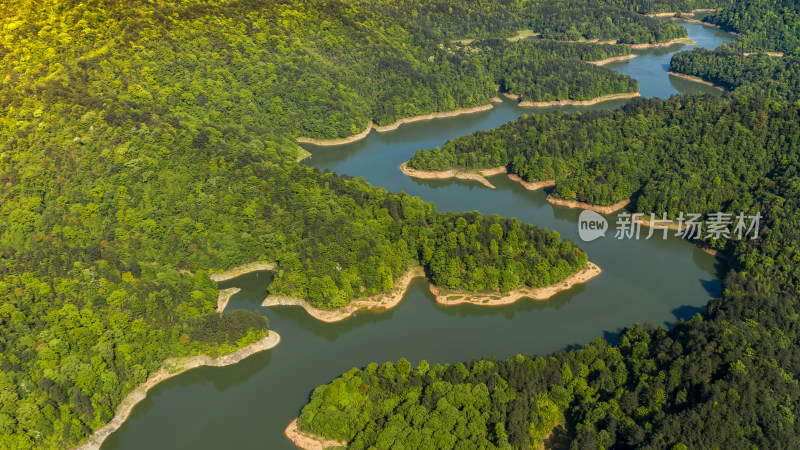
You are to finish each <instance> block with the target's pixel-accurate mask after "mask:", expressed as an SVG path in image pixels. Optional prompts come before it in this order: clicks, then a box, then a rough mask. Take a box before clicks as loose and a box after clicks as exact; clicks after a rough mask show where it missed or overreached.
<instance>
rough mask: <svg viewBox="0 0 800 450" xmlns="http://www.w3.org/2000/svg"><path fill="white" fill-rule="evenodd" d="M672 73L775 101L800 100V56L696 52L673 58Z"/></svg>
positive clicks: (724, 50) (676, 55)
mask: <svg viewBox="0 0 800 450" xmlns="http://www.w3.org/2000/svg"><path fill="white" fill-rule="evenodd" d="M669 70H671V71H673V72H677V73H683V74H686V75H692V76H696V77H700V78H702V79H704V80H706V81H710V82H712V83H714V84H716V85H718V86H722V87H724V88H725V89H728V90H730V91H733V92H735V93H736V95H748V96H758V97H759V98H769V99H774V100H776V101H780V102H782V101H786V100H789V101H794V100H797V99H798V98H799V97H798V96H800V55H798V56H794V55H786V56H783V57H776V56H770V55H767V54H765V53H754V54H748V55H745V54H742V53H738V52H734V51H731V50H730V49H719V50H713V51H712V50H705V49H693V50H692V51H690V52H680V53H676V54H675V56H673V58H672V61H671V62H670V65H669Z"/></svg>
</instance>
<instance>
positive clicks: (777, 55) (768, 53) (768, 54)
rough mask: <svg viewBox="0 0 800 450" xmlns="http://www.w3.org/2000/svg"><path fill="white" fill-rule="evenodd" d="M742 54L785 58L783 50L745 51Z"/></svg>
mask: <svg viewBox="0 0 800 450" xmlns="http://www.w3.org/2000/svg"><path fill="white" fill-rule="evenodd" d="M742 55H744V56H750V55H767V56H772V57H773V58H783V53H782V52H744V53H742Z"/></svg>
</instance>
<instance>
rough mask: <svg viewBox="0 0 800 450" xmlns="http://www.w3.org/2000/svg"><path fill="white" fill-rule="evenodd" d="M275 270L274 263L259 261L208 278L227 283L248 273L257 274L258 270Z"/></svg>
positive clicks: (213, 274) (275, 265) (276, 266)
mask: <svg viewBox="0 0 800 450" xmlns="http://www.w3.org/2000/svg"><path fill="white" fill-rule="evenodd" d="M277 268H278V265H277V264H275V263H272V262H266V261H259V262H252V263H247V264H242V265H241V266H236V267H234V268H232V269H228V270H226V271H224V272H219V273H212V274H210V275H209V276H208V277H209V278H211V279H212V280H214V281H216V282H220V281H227V280H230V279H232V278H236V277H238V276H240V275H244V274H246V273H250V272H257V271H259V270H276V269H277Z"/></svg>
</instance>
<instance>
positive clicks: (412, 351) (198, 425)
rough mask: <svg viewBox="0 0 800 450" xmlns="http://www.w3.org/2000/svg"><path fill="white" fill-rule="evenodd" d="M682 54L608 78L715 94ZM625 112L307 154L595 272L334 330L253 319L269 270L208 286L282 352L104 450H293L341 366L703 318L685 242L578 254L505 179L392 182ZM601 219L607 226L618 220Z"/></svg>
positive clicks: (492, 118) (717, 40)
mask: <svg viewBox="0 0 800 450" xmlns="http://www.w3.org/2000/svg"><path fill="white" fill-rule="evenodd" d="M682 25H683V26H685V27H686V28H687V29H688V30H689V36H690V37H691V38H692V39H694V40H695V41H697V43H698V44H697V45H700V46H702V47H707V48H714V47H716V46H718V45H720V44H721V43H723V42H729V41H731V40H732V39H733V36H732V35H729V34H727V33H724V32H721V31H720V30H718V29H716V28H712V27H706V26H703V25H699V24H691V23H682ZM689 47H691V46H684V45H675V46H672V47H666V48H654V49H646V50H635V51H634V53H636V54H637V55H638V56H637V57H636V58H633V59H631V60H627V61H621V62H615V63H611V64H608V65H607V66H606V67H609V68H611V69H614V70H617V71H619V72H622V73H626V74H629V75H631V76H633V77H634V78H636V79H637V80H639V84H640V92H641V93H642V95H643V96H645V97H651V96H659V97H667V96H669V95H672V94H675V93H690V92H710V93H718V91H717V90H715V89H713V88H711V87H708V86H705V85H702V84H699V83H694V82H691V81H689V80H684V79H680V78H675V77H670V76H669V75H668V74H667V72H666V70H667V65H668V64H669V59H670V57H671V55H672V53H674V52H675V51H678V50H682V49H686V48H689ZM624 102H625V101H624V100H623V101H616V102H607V103H602V104H598V105H594V106H591V107H583V108H580V107H562V108H520V107H518V106H516V105H515V104H514V103H513V102H509V101H505V102H504V103H500V104H497V105H495V107H494V108H493V109H492V110H489V111H484V112H480V113H475V114H470V115H463V116H458V117H453V118H447V119H436V120H432V121H427V122H417V123H412V124H407V125H403V126H401V127H400V128H398V129H397V130H395V131H391V132H386V133H376V132H372V133H370V134H369V135H368V136H367V138H365V139H364V140H362V141H358V142H355V143H351V144H346V145H341V146H337V147H314V146H307V149H308V150H309V151H310V152H311V153H312V157H311V158H309V159H307V160H306V161H305V162H304V163H305V164H308V165H309V166H312V167H317V168H319V169H329V170H332V171H335V172H338V173H343V174H348V175H352V176H361V177H364V178H365V179H366V180H367V181H369V182H370V183H373V184H375V185H378V186H382V187H385V188H386V189H389V190H391V191H405V192H407V193H409V194H412V195H418V196H420V197H421V198H422V199H423V200H426V201H432V202H434V203H435V204H436V207H437V209H438V210H440V211H445V210H451V211H472V210H479V211H481V212H483V213H484V214H500V215H503V216H510V217H517V218H518V219H520V220H521V221H523V222H527V223H532V224H535V225H537V226H541V227H547V228H549V229H555V230H557V231H558V232H559V233H560V234H561V236H562V237H564V238H569V239H572V240H573V241H574V242H576V243H578V245H580V246H581V247H582V248H584V249H585V250H586V251H587V252H588V253H589V259H590V260H591V261H592V262H595V263H597V264H598V265H599V266H600V267H601V268H602V269H603V274H602V275H600V276H599V277H597V278H595V279H593V280H591V281H590V282H589V283H588V284H585V285H580V286H577V287H575V288H573V289H571V290H569V291H566V292H562V293H560V294H557V295H556V296H554V297H553V298H551V299H550V300H547V301H530V300H522V301H519V302H517V303H515V304H513V305H508V306H501V307H492V308H486V307H480V306H473V305H459V306H449V307H442V306H439V305H437V304H436V303H435V301H434V298H433V295H432V294H431V293H430V292H429V291H428V287H427V283H426V281H425V280H422V279H417V280H415V281H414V282H412V284H411V286H410V288H409V291H408V293H407V295H406V297H405V298H404V300H403V301H402V302H401V303H400V305H399V306H397V307H396V308H395V309H392V310H390V311H387V312H383V313H369V312H364V313H360V314H358V315H357V316H355V317H352V318H349V319H347V320H344V321H342V322H339V323H333V324H327V323H323V322H319V321H316V320H315V319H313V318H311V317H310V316H308V315H307V314H306V313H305V311H304V310H303V309H301V308H299V307H293V306H287V307H274V308H261V307H260V306H259V305H260V303H261V300H263V299H264V297H265V296H266V286H267V285H268V283H269V280H270V276H271V274H270V273H269V272H255V273H251V274H247V275H243V276H241V277H239V278H236V279H233V280H229V281H226V282H224V283H220V288H227V287H234V286H235V287H240V288H242V291H241V292H239V293H238V294H237V295H235V296H234V297H233V298H232V299H231V301H230V303H229V304H228V309H229V310H230V309H235V308H246V309H252V310H260V311H262V312H263V313H264V314H265V315H267V316H268V317H269V320H270V328H271V329H274V330H275V331H277V332H278V333H280V335H281V338H282V339H281V343H280V345H278V346H277V347H275V348H274V349H272V350H269V351H267V352H263V353H259V354H256V355H254V356H252V357H250V358H248V359H246V360H244V361H242V362H240V363H239V364H236V365H233V366H229V367H221V368H215V367H203V368H198V369H194V370H191V371H189V372H186V373H184V374H182V375H180V376H177V377H175V378H173V379H170V380H167V381H165V382H163V383H161V384H159V385H158V386H157V387H155V388H154V389H153V390H151V391H150V393H149V394H148V396H147V398H146V399H145V400H143V401H142V402H141V403H139V404H138V405H137V406H136V407H135V408H134V410H133V412H132V414H131V417H130V418H129V419H128V421H127V422H125V424H124V425H123V426H122V427H121V428H120V429H119V430H118V431H117V432H116V433H114V434H112V435H111V436H110V437H109V438H108V439H107V440H106V441H105V443H104V445H103V448H104V449H140V448H170V449H182V448H186V449H189V448H191V449H217V448H269V449H281V448H286V449H291V448H294V447H293V445H292V444H291V443H290V442H289V441H288V440H287V439H286V438H285V437H284V436H283V430H284V429H285V427H286V425H288V423H289V422H290V421H291V420H292V419H294V418H295V417H296V416H297V415H298V413H299V410H300V408H302V406H303V405H304V404H305V403H306V402H307V400H308V397H309V395H310V393H311V391H312V389H314V387H316V386H317V385H319V384H323V383H327V382H330V381H331V380H332V379H334V378H335V377H337V376H339V375H340V374H341V373H343V372H345V371H347V370H349V369H350V368H352V367H363V366H365V365H366V364H368V363H369V362H372V361H378V362H383V361H396V360H397V359H399V358H401V357H405V358H407V359H408V360H409V361H411V362H412V364H416V363H417V362H418V361H419V360H420V359H427V360H429V361H430V362H431V363H433V362H441V363H446V362H458V361H466V360H470V359H473V358H478V357H481V356H489V355H494V356H496V357H498V358H506V357H509V356H512V355H514V354H517V353H530V354H546V353H551V352H553V351H556V350H559V349H563V348H571V347H574V346H580V345H584V344H586V343H587V342H590V341H591V340H593V339H595V338H598V337H606V338H607V339H608V340H609V341H612V342H613V341H614V340H615V336H616V333H617V332H618V331H619V330H620V329H621V328H623V327H626V326H629V325H631V324H632V323H634V322H638V323H644V322H647V321H649V322H651V323H653V324H655V325H659V324H670V323H673V322H675V321H676V320H678V319H687V318H690V317H691V316H692V315H694V314H695V313H697V312H700V311H702V308H703V307H704V305H705V304H706V303H707V302H708V300H709V299H710V298H713V297H715V296H716V295H718V293H719V289H720V281H719V279H720V277H721V276H722V274H723V272H724V267H723V265H722V264H721V263H720V262H719V261H718V260H716V259H715V258H714V257H712V256H711V255H708V254H706V253H704V252H702V251H701V250H699V249H697V248H696V247H694V246H693V245H691V244H689V243H688V242H685V241H682V240H679V239H675V238H670V239H667V240H661V239H650V240H639V241H634V240H621V241H620V240H616V239H614V237H613V230H612V231H611V232H610V233H609V234H608V235H607V236H606V237H605V238H600V239H597V240H595V241H592V242H588V243H586V242H582V241H580V240H579V238H578V233H577V230H578V227H577V217H578V214H579V210H574V209H567V208H563V207H557V206H553V205H550V204H549V203H547V202H546V201H545V193H544V192H542V191H535V192H531V191H527V190H525V189H524V188H523V187H522V186H520V185H519V184H518V183H515V182H512V181H510V180H508V178H507V177H506V176H505V175H497V176H494V177H491V178H490V181H491V182H492V183H493V184H494V185H495V186H496V187H497V189H489V188H486V187H484V186H483V185H481V184H479V183H477V182H474V181H462V180H417V179H412V178H409V177H407V176H405V175H403V174H402V173H400V171H399V170H398V166H399V165H400V164H401V163H403V162H405V161H407V160H408V159H409V158H410V157H411V155H412V154H413V153H414V152H415V151H416V150H418V149H423V148H432V147H435V146H438V145H441V144H443V143H444V142H445V141H446V140H447V139H452V138H455V137H457V136H461V135H465V134H469V133H472V132H474V131H476V130H486V129H489V128H492V127H495V126H498V125H500V124H502V123H505V122H507V121H509V120H512V119H515V118H517V117H519V116H520V115H522V114H537V113H542V112H547V111H554V110H559V111H586V110H590V109H602V108H614V107H619V106H620V105H621V104H623V103H624ZM688 212H691V211H688ZM606 217H607V219H608V220H609V223H610V225H611V227H612V228H613V224H614V222H615V220H616V219H615V218H616V214H612V215H608V216H606ZM643 230H644V231H645V233H646V229H643Z"/></svg>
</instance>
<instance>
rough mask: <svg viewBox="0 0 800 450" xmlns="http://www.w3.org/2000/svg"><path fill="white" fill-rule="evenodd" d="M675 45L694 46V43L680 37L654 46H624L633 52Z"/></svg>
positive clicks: (687, 38)
mask: <svg viewBox="0 0 800 450" xmlns="http://www.w3.org/2000/svg"><path fill="white" fill-rule="evenodd" d="M675 44H686V45H691V44H695V41H693V40H692V39H691V38H690V37H682V38H677V39H673V40H671V41H667V42H658V43H655V44H625V45H627V46H628V47H630V48H632V49H634V50H639V49H643V48H657V47H669V46H670V45H675Z"/></svg>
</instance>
